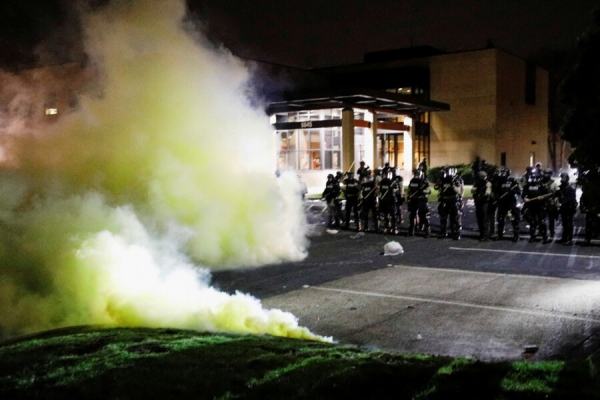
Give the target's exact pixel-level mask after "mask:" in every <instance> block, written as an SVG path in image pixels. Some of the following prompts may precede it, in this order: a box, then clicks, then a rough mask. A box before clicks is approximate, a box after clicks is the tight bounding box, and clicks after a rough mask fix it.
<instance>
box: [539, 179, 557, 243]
mask: <svg viewBox="0 0 600 400" xmlns="http://www.w3.org/2000/svg"><path fill="white" fill-rule="evenodd" d="M552 174H553V171H552V170H551V169H545V170H544V171H543V172H542V183H543V184H544V185H546V187H547V188H548V190H549V191H550V193H552V195H551V196H550V197H548V198H547V199H546V210H547V212H548V230H549V231H550V239H552V238H554V234H555V226H556V221H557V220H558V216H559V213H558V197H557V196H556V192H557V191H558V183H556V182H555V181H554V179H552Z"/></svg>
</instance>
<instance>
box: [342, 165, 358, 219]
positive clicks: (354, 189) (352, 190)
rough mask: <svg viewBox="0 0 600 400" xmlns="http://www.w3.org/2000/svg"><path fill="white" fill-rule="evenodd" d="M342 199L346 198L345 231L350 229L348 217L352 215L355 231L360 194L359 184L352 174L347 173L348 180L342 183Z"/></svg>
mask: <svg viewBox="0 0 600 400" xmlns="http://www.w3.org/2000/svg"><path fill="white" fill-rule="evenodd" d="M343 190H344V197H345V198H346V229H350V216H351V214H352V213H354V222H355V223H356V230H357V231H358V229H359V219H358V196H359V194H360V183H359V182H358V181H357V180H356V179H355V178H354V174H353V173H352V172H350V173H348V178H346V180H345V181H344V189H343Z"/></svg>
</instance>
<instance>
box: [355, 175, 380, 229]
mask: <svg viewBox="0 0 600 400" xmlns="http://www.w3.org/2000/svg"><path fill="white" fill-rule="evenodd" d="M376 189H377V185H376V183H375V179H374V177H373V176H371V175H370V174H364V177H363V179H362V181H361V187H360V197H359V200H358V207H359V209H360V211H359V212H360V222H361V227H360V230H361V231H363V232H366V231H367V230H368V228H369V215H371V217H372V218H373V228H374V231H375V232H379V224H378V220H377V193H376Z"/></svg>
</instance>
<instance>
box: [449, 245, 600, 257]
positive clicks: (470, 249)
mask: <svg viewBox="0 0 600 400" xmlns="http://www.w3.org/2000/svg"><path fill="white" fill-rule="evenodd" d="M449 249H450V250H463V251H487V252H491V253H513V254H533V255H537V256H553V257H579V258H600V256H585V255H579V254H562V253H542V252H539V251H518V250H492V249H478V248H474V247H449Z"/></svg>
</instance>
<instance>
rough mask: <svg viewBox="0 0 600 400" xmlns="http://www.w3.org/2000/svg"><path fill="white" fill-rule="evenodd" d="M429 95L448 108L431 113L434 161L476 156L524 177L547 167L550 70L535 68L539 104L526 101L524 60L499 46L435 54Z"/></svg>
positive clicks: (454, 161)
mask: <svg viewBox="0 0 600 400" xmlns="http://www.w3.org/2000/svg"><path fill="white" fill-rule="evenodd" d="M430 71H431V98H432V99H435V100H436V101H442V102H445V103H448V104H450V111H448V112H435V113H432V114H431V165H432V166H440V165H445V164H460V163H463V164H470V163H471V162H472V161H473V160H474V159H475V157H476V156H479V157H481V158H482V159H484V160H486V161H487V162H488V163H490V164H495V165H501V161H502V153H506V165H507V166H508V167H509V168H511V169H512V170H513V173H514V174H515V175H521V174H522V173H523V172H524V171H525V168H526V167H527V166H528V165H529V163H530V155H533V156H534V157H533V162H534V163H535V162H541V163H542V165H543V166H544V167H545V166H547V165H548V162H549V156H548V144H547V137H548V90H549V87H548V73H547V71H545V70H543V69H540V68H536V70H535V104H527V102H526V99H525V91H526V73H527V72H526V71H527V66H526V63H525V61H524V60H521V59H519V58H517V57H515V56H512V55H510V54H508V53H505V52H503V51H502V50H498V49H485V50H477V51H470V52H462V53H454V54H444V55H440V56H435V57H431V59H430Z"/></svg>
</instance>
